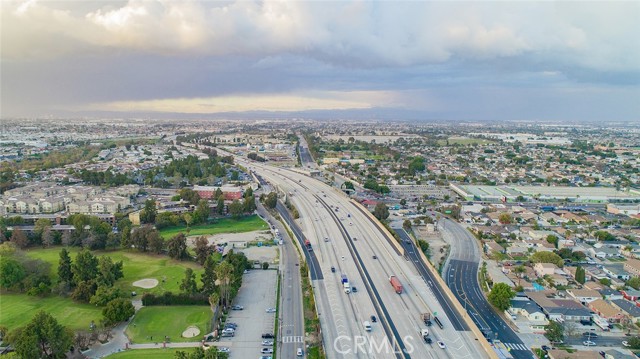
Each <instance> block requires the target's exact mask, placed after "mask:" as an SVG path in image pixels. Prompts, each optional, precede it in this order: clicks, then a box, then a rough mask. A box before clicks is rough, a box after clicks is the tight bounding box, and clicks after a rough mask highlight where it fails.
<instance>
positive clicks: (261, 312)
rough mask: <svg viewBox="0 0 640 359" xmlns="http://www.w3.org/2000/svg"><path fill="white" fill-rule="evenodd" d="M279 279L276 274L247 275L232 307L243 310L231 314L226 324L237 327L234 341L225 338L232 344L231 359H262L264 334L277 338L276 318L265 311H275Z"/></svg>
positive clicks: (256, 272) (263, 272) (267, 271)
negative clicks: (237, 306)
mask: <svg viewBox="0 0 640 359" xmlns="http://www.w3.org/2000/svg"><path fill="white" fill-rule="evenodd" d="M277 276H278V272H277V271H275V270H251V271H249V273H247V274H245V275H244V278H243V281H242V287H241V288H240V291H239V292H238V296H237V297H236V300H235V301H234V303H233V304H234V305H240V306H243V307H244V309H243V310H231V311H230V312H229V317H228V319H227V322H234V323H237V324H238V328H237V330H236V332H235V336H234V337H231V338H223V340H224V341H227V340H229V341H230V342H231V345H230V348H231V355H230V357H231V358H239V359H240V358H258V357H260V355H262V354H261V353H260V350H261V349H262V348H264V347H263V346H262V340H263V339H262V334H263V333H272V334H275V333H274V325H275V317H276V315H275V313H267V312H266V310H267V308H275V307H276V284H277ZM273 340H275V339H273ZM265 355H270V354H265Z"/></svg>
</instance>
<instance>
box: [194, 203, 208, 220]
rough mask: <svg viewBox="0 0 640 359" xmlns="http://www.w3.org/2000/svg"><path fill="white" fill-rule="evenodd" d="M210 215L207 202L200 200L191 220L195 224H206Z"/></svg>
mask: <svg viewBox="0 0 640 359" xmlns="http://www.w3.org/2000/svg"><path fill="white" fill-rule="evenodd" d="M210 213H211V210H210V209H209V202H208V201H207V200H206V199H201V200H200V201H199V202H198V207H197V208H196V210H195V211H194V212H193V217H194V218H193V219H194V221H195V222H196V223H206V222H207V220H208V219H209V214H210Z"/></svg>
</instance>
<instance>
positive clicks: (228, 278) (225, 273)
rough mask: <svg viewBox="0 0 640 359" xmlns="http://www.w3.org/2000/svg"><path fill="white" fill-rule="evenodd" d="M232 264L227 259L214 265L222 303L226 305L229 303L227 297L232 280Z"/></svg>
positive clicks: (229, 293)
mask: <svg viewBox="0 0 640 359" xmlns="http://www.w3.org/2000/svg"><path fill="white" fill-rule="evenodd" d="M233 270H234V269H233V266H232V265H231V263H229V262H227V261H222V262H221V263H220V264H219V265H218V266H217V267H216V276H217V277H218V281H219V282H220V286H219V287H218V288H219V291H220V299H221V300H222V305H223V306H225V307H226V306H227V305H228V304H229V297H230V295H231V282H232V281H233Z"/></svg>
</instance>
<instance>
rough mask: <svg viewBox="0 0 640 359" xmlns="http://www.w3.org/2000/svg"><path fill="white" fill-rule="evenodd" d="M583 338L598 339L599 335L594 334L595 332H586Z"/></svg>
mask: <svg viewBox="0 0 640 359" xmlns="http://www.w3.org/2000/svg"><path fill="white" fill-rule="evenodd" d="M582 336H583V337H589V338H597V337H598V334H596V333H594V332H584V333H582Z"/></svg>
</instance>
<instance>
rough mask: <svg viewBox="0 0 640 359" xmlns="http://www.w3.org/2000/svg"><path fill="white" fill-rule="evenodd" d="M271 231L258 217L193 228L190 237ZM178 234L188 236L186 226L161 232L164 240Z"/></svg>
mask: <svg viewBox="0 0 640 359" xmlns="http://www.w3.org/2000/svg"><path fill="white" fill-rule="evenodd" d="M265 229H269V226H268V225H267V223H266V222H265V221H263V220H262V218H260V217H258V216H257V215H252V216H247V217H242V218H239V219H231V218H222V219H219V220H216V221H215V223H210V224H203V225H199V226H192V227H191V230H190V231H189V235H190V236H201V235H207V234H208V235H213V234H220V233H242V232H252V231H260V230H265ZM178 233H184V234H187V227H186V226H178V227H170V228H164V229H162V230H160V235H162V238H164V239H169V238H171V237H173V236H175V235H176V234H178Z"/></svg>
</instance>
